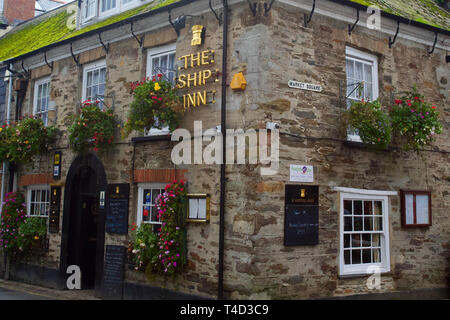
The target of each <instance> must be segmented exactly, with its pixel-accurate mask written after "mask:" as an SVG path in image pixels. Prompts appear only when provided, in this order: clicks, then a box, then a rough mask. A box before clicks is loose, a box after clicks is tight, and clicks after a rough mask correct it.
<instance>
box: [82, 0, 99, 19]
mask: <svg viewBox="0 0 450 320" xmlns="http://www.w3.org/2000/svg"><path fill="white" fill-rule="evenodd" d="M82 13H83V20H89V19H91V18H93V17H95V16H96V15H97V0H85V1H84V7H83V10H82Z"/></svg>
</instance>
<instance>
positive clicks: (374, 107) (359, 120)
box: [342, 99, 391, 148]
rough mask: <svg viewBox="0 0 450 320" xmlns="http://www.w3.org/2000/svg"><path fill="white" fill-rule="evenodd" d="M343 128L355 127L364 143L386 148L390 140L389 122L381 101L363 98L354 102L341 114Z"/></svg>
mask: <svg viewBox="0 0 450 320" xmlns="http://www.w3.org/2000/svg"><path fill="white" fill-rule="evenodd" d="M342 120H343V125H344V129H345V130H346V129H347V128H348V127H350V128H353V129H357V130H358V132H359V136H360V137H361V140H362V141H363V142H364V143H367V144H370V145H374V146H376V147H380V148H386V147H387V146H388V144H389V143H390V141H391V124H390V120H389V117H388V115H387V114H386V113H384V112H383V110H382V107H381V103H380V101H379V100H378V99H377V100H375V101H371V102H366V101H364V100H361V101H356V102H354V103H353V104H352V105H351V107H350V108H349V109H347V110H345V111H344V112H343V114H342Z"/></svg>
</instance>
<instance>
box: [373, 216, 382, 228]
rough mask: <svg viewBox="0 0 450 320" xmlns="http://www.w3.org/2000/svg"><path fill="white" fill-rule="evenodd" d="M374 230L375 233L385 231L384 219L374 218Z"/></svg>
mask: <svg viewBox="0 0 450 320" xmlns="http://www.w3.org/2000/svg"><path fill="white" fill-rule="evenodd" d="M373 229H374V230H375V231H382V230H383V218H380V217H375V218H374V226H373Z"/></svg>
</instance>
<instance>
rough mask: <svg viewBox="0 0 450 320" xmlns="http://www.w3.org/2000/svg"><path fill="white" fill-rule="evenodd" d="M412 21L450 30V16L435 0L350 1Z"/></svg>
mask: <svg viewBox="0 0 450 320" xmlns="http://www.w3.org/2000/svg"><path fill="white" fill-rule="evenodd" d="M350 1H351V2H355V3H359V4H362V5H364V6H377V7H378V8H380V9H381V10H382V11H384V12H387V13H390V14H393V15H396V16H400V17H403V18H406V19H409V20H412V21H416V22H420V23H423V24H428V25H430V26H433V27H437V28H440V29H444V30H450V14H449V12H448V11H446V10H445V9H444V8H441V7H439V6H438V5H437V3H436V2H435V1H433V0H389V1H388V0H350Z"/></svg>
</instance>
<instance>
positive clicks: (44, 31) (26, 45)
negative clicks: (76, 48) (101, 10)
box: [0, 0, 180, 61]
mask: <svg viewBox="0 0 450 320" xmlns="http://www.w3.org/2000/svg"><path fill="white" fill-rule="evenodd" d="M178 1H180V0H155V1H153V2H151V3H147V4H144V5H142V6H139V7H137V8H134V9H130V10H128V11H125V12H123V13H120V14H118V15H115V16H112V17H109V18H107V19H105V20H102V21H99V22H97V23H94V24H91V25H87V26H85V27H83V28H81V29H78V30H71V29H69V27H68V21H69V19H70V18H71V17H72V16H73V13H70V14H69V13H68V12H67V6H64V7H61V8H59V9H57V10H55V11H52V12H51V13H48V14H45V15H43V16H40V17H38V18H35V19H33V20H31V21H29V22H27V23H24V24H23V25H20V26H18V27H16V28H15V29H13V30H12V31H10V32H8V33H7V34H5V35H4V36H3V37H1V38H0V61H5V60H8V59H12V58H15V57H18V56H21V55H24V54H26V53H29V52H32V51H34V50H37V49H40V48H43V47H45V46H48V45H50V44H52V43H56V42H58V41H62V40H66V39H70V38H73V37H75V36H79V35H81V34H84V33H86V32H89V31H92V30H95V29H99V28H102V27H105V26H108V25H111V24H113V23H116V22H119V21H122V20H125V19H127V18H130V17H132V16H135V15H138V14H141V13H144V12H147V11H152V10H156V9H158V8H161V7H164V6H168V5H170V4H172V3H175V2H178Z"/></svg>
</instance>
